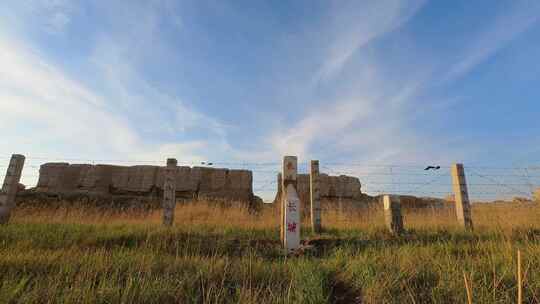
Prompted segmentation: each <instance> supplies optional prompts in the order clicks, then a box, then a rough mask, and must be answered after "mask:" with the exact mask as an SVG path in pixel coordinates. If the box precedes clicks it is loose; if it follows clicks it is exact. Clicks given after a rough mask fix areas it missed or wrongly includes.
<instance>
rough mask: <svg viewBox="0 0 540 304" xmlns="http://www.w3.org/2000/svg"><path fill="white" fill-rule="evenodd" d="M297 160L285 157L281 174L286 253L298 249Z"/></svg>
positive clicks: (299, 207) (298, 201)
mask: <svg viewBox="0 0 540 304" xmlns="http://www.w3.org/2000/svg"><path fill="white" fill-rule="evenodd" d="M297 174H298V158H297V157H296V156H285V157H284V158H283V174H282V181H283V186H282V197H281V204H282V210H283V216H282V218H283V221H282V223H281V225H282V228H281V231H283V247H284V248H285V249H286V250H287V252H288V253H290V252H293V251H295V250H296V249H298V248H299V247H300V224H301V222H300V209H301V206H300V198H299V197H298V192H297V189H296V186H297V179H296V177H297Z"/></svg>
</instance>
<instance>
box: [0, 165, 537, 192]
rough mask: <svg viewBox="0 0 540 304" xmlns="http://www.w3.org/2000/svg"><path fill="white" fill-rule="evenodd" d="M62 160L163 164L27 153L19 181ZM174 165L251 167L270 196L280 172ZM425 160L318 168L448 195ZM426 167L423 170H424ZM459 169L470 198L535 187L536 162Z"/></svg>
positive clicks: (276, 168) (441, 177)
mask: <svg viewBox="0 0 540 304" xmlns="http://www.w3.org/2000/svg"><path fill="white" fill-rule="evenodd" d="M9 160H10V156H0V171H4V172H5V170H7V166H8V164H9ZM49 162H66V163H71V164H73V163H77V164H91V165H96V164H111V165H124V166H134V165H153V166H164V165H165V159H162V160H150V159H147V160H129V159H128V160H125V159H124V160H118V159H84V158H69V157H66V158H58V157H52V158H51V157H40V156H36V157H34V156H28V157H27V158H26V161H25V166H24V169H23V173H22V178H21V182H22V183H23V184H24V185H25V186H26V187H27V188H33V187H36V186H37V182H38V179H39V168H40V166H41V165H42V164H44V163H49ZM178 165H179V166H190V167H193V166H201V167H210V168H229V169H242V170H250V171H252V172H253V190H254V192H255V194H256V195H259V196H261V197H262V198H263V199H265V200H267V201H271V200H272V199H273V198H274V196H275V194H276V192H277V188H278V185H277V175H278V173H279V172H281V166H282V163H281V162H243V161H235V160H228V161H227V160H223V161H193V160H180V159H179V160H178ZM427 167H428V166H427V165H426V166H424V165H418V164H403V165H399V164H360V163H355V162H351V163H346V162H328V163H325V162H324V161H321V170H320V171H321V173H326V174H329V175H337V176H339V175H348V176H353V177H357V178H358V179H359V180H360V183H361V190H362V192H363V193H366V194H369V195H380V194H401V195H412V196H418V197H437V198H445V197H448V196H451V195H452V194H453V193H452V178H451V175H450V167H451V166H450V165H438V166H432V168H430V169H428V168H427ZM426 169H428V170H426ZM298 170H299V173H301V174H302V173H303V174H308V172H309V162H299V163H298ZM465 175H466V178H467V185H468V189H469V195H470V197H471V199H472V200H473V201H493V200H511V199H514V198H522V199H527V200H531V199H533V197H534V192H535V190H536V189H538V188H539V187H540V166H538V165H530V166H520V167H517V166H516V167H497V166H467V164H465Z"/></svg>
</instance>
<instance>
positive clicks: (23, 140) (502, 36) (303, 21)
mask: <svg viewBox="0 0 540 304" xmlns="http://www.w3.org/2000/svg"><path fill="white" fill-rule="evenodd" d="M1 6H2V9H0V113H2V119H0V130H2V131H1V134H2V140H1V141H0V157H1V158H2V159H3V162H4V164H5V162H6V161H7V159H8V158H9V156H10V155H11V154H12V153H21V154H24V155H26V156H27V157H28V163H29V164H30V167H29V168H28V170H34V171H36V170H37V169H35V168H36V167H37V166H38V165H39V163H43V162H45V161H51V160H81V161H79V162H100V161H101V162H102V161H106V162H118V161H119V160H124V161H132V162H134V163H136V162H141V163H142V162H145V163H152V162H156V163H163V164H164V163H165V159H166V158H167V157H175V158H177V159H178V161H179V163H180V164H196V163H200V162H201V161H210V162H214V163H215V164H216V165H222V166H229V167H235V166H236V167H243V168H248V169H254V168H255V169H254V170H255V171H256V169H257V168H259V169H260V167H256V166H258V165H259V166H262V165H261V164H272V166H273V167H271V168H270V169H269V170H266V171H268V172H266V171H265V170H262V169H260V171H261V174H259V175H257V172H255V179H256V181H255V182H256V185H255V188H257V187H261V189H262V190H264V189H265V188H264V187H265V183H267V182H269V183H271V182H272V181H273V180H274V179H275V178H274V176H275V172H274V171H276V170H279V162H280V161H281V158H282V157H283V156H284V155H297V156H298V157H299V161H301V162H306V161H308V160H310V159H319V160H320V161H321V164H325V163H326V164H341V165H334V167H332V168H330V166H327V167H324V166H323V167H322V171H325V170H327V171H332V170H334V171H339V172H338V173H340V172H345V170H344V169H343V168H344V167H347V168H349V169H350V168H351V167H354V166H352V164H365V165H366V166H367V168H377V166H388V165H390V164H394V165H404V166H407V165H409V164H419V165H424V164H443V165H446V164H451V163H454V162H462V163H464V164H471V165H472V164H474V165H478V166H480V165H482V166H501V167H505V166H509V167H512V168H513V167H516V166H526V167H528V168H529V169H531V170H538V169H539V168H540V132H539V130H540V119H538V117H539V116H538V115H539V113H540V60H539V55H540V39H539V38H540V1H536V0H501V1H483V0H479V1H460V0H456V1H416V0H376V1H369V0H366V1H315V0H313V1H311V0H310V1H247V0H246V1H243V0H237V1H203V0H198V1H166V0H160V1H127V0H126V1H121V0H119V1H70V0H16V1H15V0H6V1H3V2H2V4H1ZM71 162H77V161H71ZM32 166H33V167H32ZM32 168H34V169H32ZM325 168H326V169H325ZM385 168H386V167H385ZM25 170H26V169H25ZM368 170H371V171H370V172H372V171H373V169H368ZM34 171H32V172H30V171H28V173H26V177H24V176H23V181H24V180H25V178H26V180H27V181H28V183H32V182H33V181H35V173H33V172H34ZM349 171H353V172H351V173H352V174H354V173H355V172H354V170H349ZM265 172H266V173H265ZM329 173H332V172H329ZM356 173H358V172H356ZM265 174H267V175H265ZM356 175H359V174H356ZM538 175H540V171H538Z"/></svg>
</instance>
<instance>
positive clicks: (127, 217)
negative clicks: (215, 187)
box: [12, 201, 540, 231]
mask: <svg viewBox="0 0 540 304" xmlns="http://www.w3.org/2000/svg"><path fill="white" fill-rule="evenodd" d="M472 212H473V221H474V225H475V229H477V230H496V231H511V230H512V229H516V228H525V229H526V228H531V227H535V226H538V225H539V224H540V207H539V206H538V204H515V203H497V204H489V203H482V204H473V207H472ZM322 216H323V225H324V226H325V227H326V228H331V229H342V230H367V231H372V230H376V229H382V228H383V227H384V217H383V213H382V209H380V208H378V207H372V208H359V209H349V210H344V211H339V210H337V209H324V210H323V215H322ZM403 218H404V224H405V227H406V228H412V229H449V230H455V229H459V227H458V223H457V221H456V216H455V213H454V210H453V209H418V210H410V209H409V210H404V211H403ZM12 221H13V222H15V223H73V224H106V225H114V224H140V225H159V224H161V210H156V211H151V212H136V211H129V212H123V211H117V210H104V209H95V208H70V207H62V208H57V209H49V208H46V207H43V208H18V209H16V210H15V212H14V215H13V220H12ZM278 223H279V214H278V210H277V208H275V207H274V206H273V205H270V204H268V205H266V206H264V208H262V209H261V210H260V211H259V212H255V213H254V212H250V210H248V209H247V208H244V207H222V206H220V205H218V204H216V203H214V202H208V201H198V202H191V203H182V204H178V205H177V207H176V210H175V225H176V226H181V227H192V226H200V225H206V226H215V227H223V228H241V229H271V228H276V227H277V226H278ZM303 226H304V227H308V226H309V215H308V214H304V217H303Z"/></svg>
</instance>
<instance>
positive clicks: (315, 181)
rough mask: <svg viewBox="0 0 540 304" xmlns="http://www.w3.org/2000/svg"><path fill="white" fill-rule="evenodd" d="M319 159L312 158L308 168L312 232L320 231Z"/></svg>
mask: <svg viewBox="0 0 540 304" xmlns="http://www.w3.org/2000/svg"><path fill="white" fill-rule="evenodd" d="M319 173H320V172H319V161H318V160H312V161H311V168H310V174H309V177H310V180H309V181H310V187H309V188H310V190H311V193H310V194H311V210H310V211H311V228H312V229H313V232H314V233H321V231H322V225H321V194H320V178H319Z"/></svg>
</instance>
